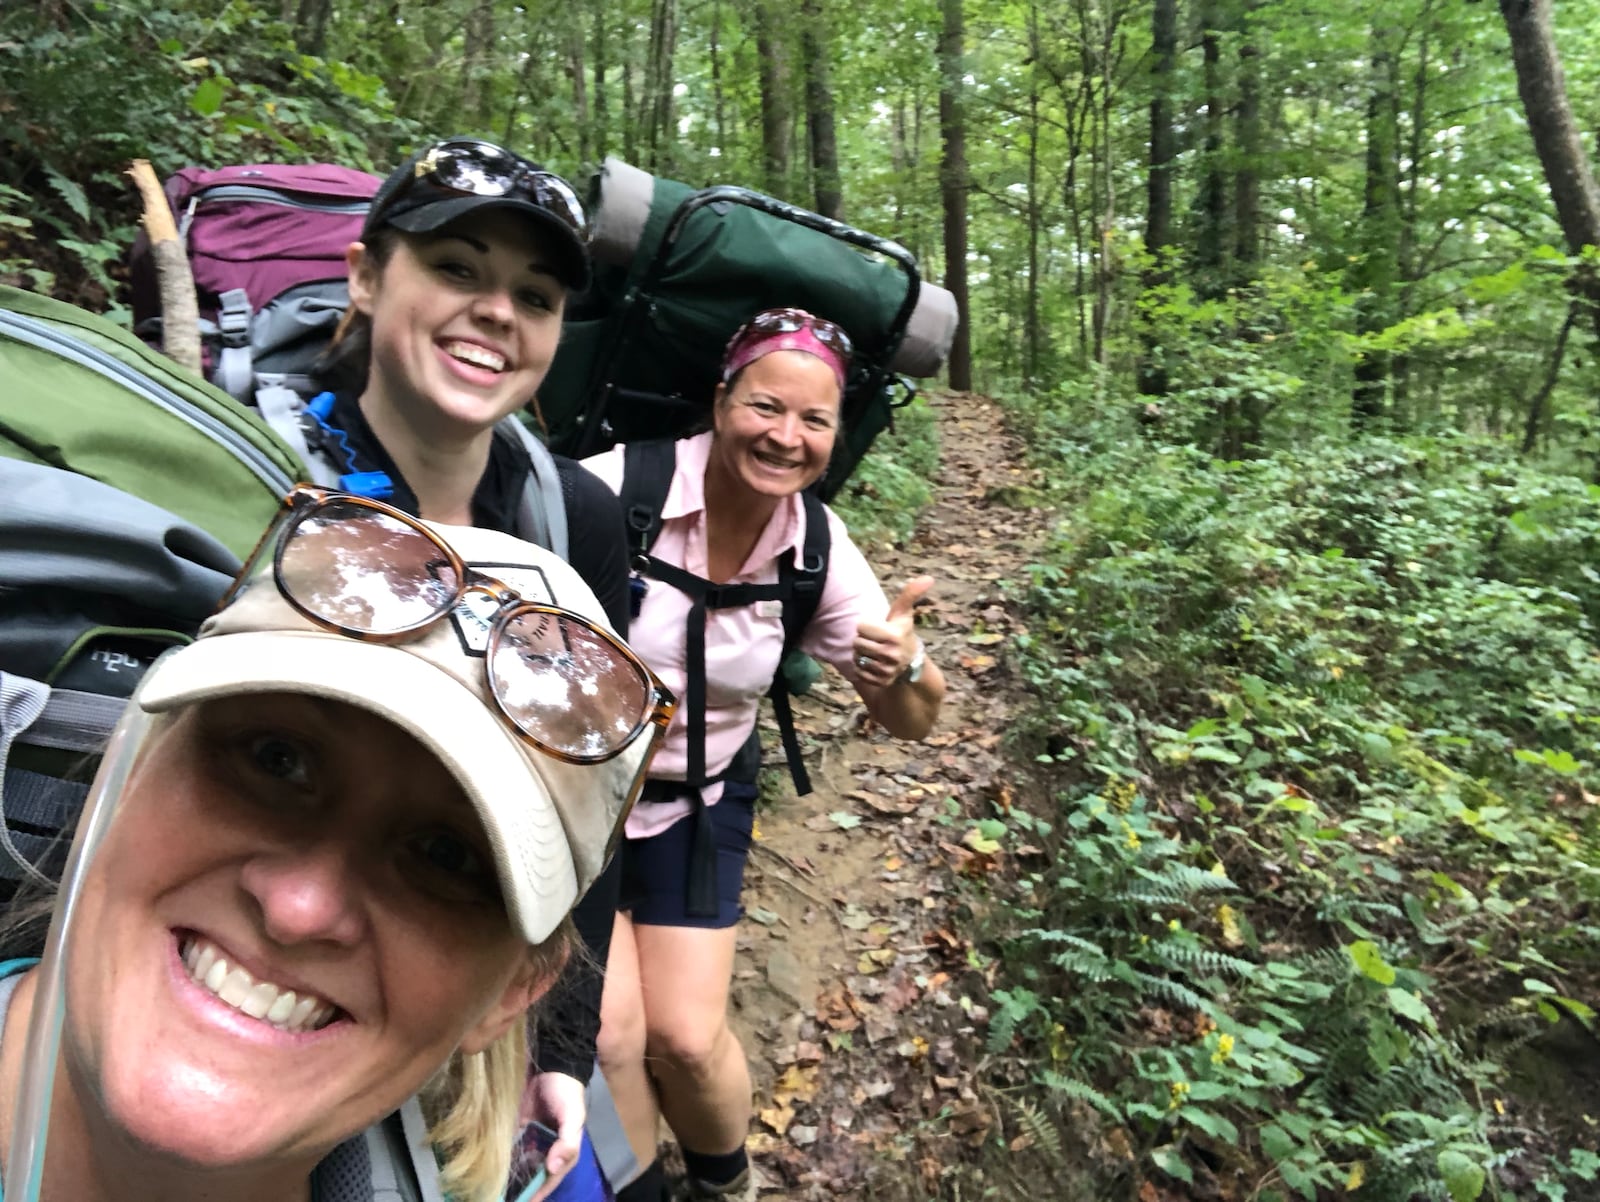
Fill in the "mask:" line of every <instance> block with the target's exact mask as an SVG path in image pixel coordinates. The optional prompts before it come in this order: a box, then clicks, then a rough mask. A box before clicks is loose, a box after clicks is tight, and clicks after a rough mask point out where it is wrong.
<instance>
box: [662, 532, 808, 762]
mask: <svg viewBox="0 0 1600 1202" xmlns="http://www.w3.org/2000/svg"><path fill="white" fill-rule="evenodd" d="M649 574H650V576H651V577H653V578H654V579H656V580H659V581H661V583H663V584H670V585H671V586H672V587H673V588H675V589H677V590H678V591H679V592H681V593H683V594H684V595H685V596H687V597H688V598H689V600H690V606H689V629H688V632H687V639H686V645H685V648H684V650H685V660H686V663H685V665H684V667H685V670H686V672H687V675H688V681H687V682H686V683H687V688H686V689H685V696H684V706H685V709H686V711H687V723H688V740H687V745H686V747H685V749H684V752H685V756H686V759H687V764H686V765H685V767H686V771H685V773H684V780H685V783H686V784H687V785H688V787H689V788H691V789H700V788H702V787H704V786H705V785H707V784H710V783H712V782H711V780H709V779H708V778H707V776H706V617H707V615H708V613H709V611H710V610H713V609H731V608H734V607H736V606H740V605H754V604H755V603H756V602H758V601H782V600H784V594H785V593H786V592H787V591H788V590H787V588H786V586H785V585H783V584H781V583H774V584H716V583H713V582H712V581H710V580H707V579H706V578H705V577H703V576H696V575H695V574H694V573H692V572H687V571H685V570H684V569H682V568H680V567H678V566H677V565H675V564H670V563H667V562H665V561H664V560H660V559H657V558H656V557H655V556H654V555H652V556H650V557H649ZM789 738H793V732H792V730H791V731H790V732H789ZM795 749H796V751H798V749H799V748H798V741H796V748H795ZM785 750H786V751H787V750H788V739H786V740H785ZM718 779H720V776H719V777H718Z"/></svg>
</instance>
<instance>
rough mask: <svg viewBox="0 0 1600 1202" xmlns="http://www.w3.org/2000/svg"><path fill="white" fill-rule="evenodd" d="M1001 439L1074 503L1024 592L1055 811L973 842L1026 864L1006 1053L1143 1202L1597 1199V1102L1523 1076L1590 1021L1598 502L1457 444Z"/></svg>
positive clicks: (997, 1011) (998, 947) (1053, 413)
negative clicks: (1158, 1196) (1266, 448)
mask: <svg viewBox="0 0 1600 1202" xmlns="http://www.w3.org/2000/svg"><path fill="white" fill-rule="evenodd" d="M1129 408H1130V409H1132V408H1133V407H1132V406H1130V407H1129ZM1013 419H1014V420H1017V421H1020V422H1022V423H1023V424H1024V425H1025V426H1026V433H1027V435H1028V441H1029V444H1030V446H1032V447H1033V448H1034V451H1035V453H1036V454H1037V455H1038V457H1039V460H1040V463H1041V464H1047V465H1048V466H1049V468H1050V474H1051V475H1052V477H1053V478H1054V480H1055V487H1056V490H1057V495H1056V496H1055V498H1054V500H1055V502H1056V503H1057V506H1058V512H1060V513H1061V514H1063V515H1065V516H1064V517H1063V518H1062V520H1061V521H1060V524H1059V526H1058V528H1057V529H1056V530H1055V531H1054V533H1053V535H1052V536H1051V538H1050V539H1049V540H1048V545H1047V548H1046V550H1045V552H1044V553H1043V554H1042V555H1041V556H1040V558H1039V561H1038V562H1037V563H1036V564H1034V565H1033V566H1032V568H1031V571H1030V577H1029V581H1028V583H1027V584H1026V586H1025V587H1024V588H1022V589H1020V590H1019V598H1018V599H1019V600H1020V601H1021V602H1022V603H1023V605H1024V606H1025V609H1026V611H1027V614H1028V624H1029V634H1028V635H1027V636H1026V637H1024V638H1022V639H1021V640H1020V641H1019V643H1018V646H1017V664H1018V666H1019V668H1020V671H1021V672H1022V674H1023V676H1024V677H1025V679H1026V682H1027V684H1028V685H1029V686H1030V687H1031V688H1032V690H1033V691H1034V692H1035V694H1036V710H1035V712H1034V714H1033V715H1032V718H1031V720H1030V722H1029V723H1028V725H1027V729H1026V730H1025V731H1024V732H1023V737H1024V738H1025V739H1026V740H1029V741H1030V742H1031V746H1032V747H1033V748H1035V749H1036V750H1037V749H1042V751H1039V752H1038V755H1039V759H1040V760H1041V761H1043V762H1044V765H1045V767H1044V771H1045V773H1046V774H1047V775H1049V776H1050V777H1051V778H1052V779H1054V780H1055V781H1056V782H1057V783H1058V788H1059V791H1058V792H1057V793H1056V795H1055V798H1054V801H1053V804H1052V805H1051V806H1049V807H1040V806H1034V807H1033V811H1034V812H1032V813H1024V812H1022V810H1021V809H1020V808H1019V809H1015V810H1011V811H1007V812H1004V813H997V814H996V815H994V817H993V818H991V819H990V820H989V821H987V822H985V823H984V824H983V828H984V829H983V831H982V834H983V836H984V837H986V838H991V839H994V840H995V841H997V842H999V843H1000V844H1001V845H1002V846H1003V847H1009V848H1011V849H1014V850H1015V851H1016V855H1015V860H1014V862H1015V863H1016V864H1018V865H1020V866H1021V867H1020V868H1019V870H1018V871H1017V872H1016V873H1014V874H1013V877H1012V879H1010V880H1008V881H1004V882H1002V881H999V880H995V881H993V882H992V884H991V887H992V889H993V891H994V893H995V895H996V896H995V899H994V900H995V901H996V902H997V903H998V904H996V905H993V906H991V907H990V912H991V913H992V914H994V915H996V917H995V920H994V921H995V924H996V930H995V934H994V938H993V940H992V941H991V943H990V944H989V945H988V951H987V953H986V954H987V955H991V956H992V957H993V960H994V961H995V963H994V964H993V965H992V971H993V973H994V979H995V981H996V988H995V990H994V992H993V994H992V998H991V1003H992V1013H991V1018H990V1025H989V1044H990V1051H991V1052H992V1053H993V1054H994V1055H995V1056H996V1057H997V1058H999V1059H1000V1060H1001V1061H1003V1062H1007V1063H1010V1064H1011V1065H1012V1066H1013V1068H1014V1069H1015V1071H1016V1074H1017V1075H1018V1076H1019V1078H1026V1082H1025V1087H1024V1092H1025V1093H1029V1092H1031V1096H1032V1097H1033V1098H1035V1099H1038V1098H1041V1097H1042V1098H1044V1099H1047V1100H1049V1101H1050V1102H1051V1103H1052V1104H1053V1105H1054V1106H1055V1107H1056V1108H1057V1113H1058V1114H1059V1115H1060V1116H1061V1117H1062V1120H1063V1121H1064V1122H1068V1121H1071V1122H1077V1123H1081V1122H1082V1120H1083V1117H1084V1116H1085V1115H1087V1114H1090V1113H1094V1114H1097V1115H1098V1116H1099V1119H1100V1121H1101V1122H1103V1123H1104V1124H1105V1128H1106V1133H1107V1136H1108V1139H1109V1143H1108V1147H1111V1148H1112V1149H1115V1150H1116V1154H1115V1155H1113V1156H1111V1157H1109V1158H1108V1159H1109V1162H1110V1163H1112V1164H1113V1165H1114V1168H1115V1171H1116V1172H1117V1173H1118V1174H1120V1175H1121V1176H1122V1177H1123V1178H1124V1179H1125V1182H1126V1183H1127V1184H1128V1186H1129V1196H1136V1195H1137V1191H1138V1187H1139V1186H1140V1185H1141V1184H1142V1183H1144V1182H1145V1181H1146V1180H1153V1181H1154V1182H1156V1183H1157V1184H1162V1185H1165V1186H1168V1187H1171V1188H1174V1189H1177V1190H1179V1191H1180V1192H1179V1193H1178V1195H1177V1196H1184V1194H1185V1192H1190V1193H1192V1196H1195V1197H1215V1196H1218V1194H1217V1193H1216V1191H1217V1190H1218V1189H1219V1188H1224V1190H1225V1192H1224V1193H1223V1194H1222V1195H1221V1196H1226V1197H1241V1198H1243V1197H1250V1198H1257V1199H1260V1200H1261V1202H1272V1200H1273V1199H1277V1200H1279V1202H1288V1200H1289V1199H1294V1198H1303V1199H1318V1198H1328V1197H1334V1196H1343V1195H1344V1193H1346V1192H1351V1193H1355V1192H1356V1191H1358V1190H1359V1193H1358V1194H1356V1196H1358V1197H1360V1198H1362V1199H1372V1200H1374V1202H1378V1200H1388V1199H1393V1200H1396V1202H1404V1200H1409V1199H1413V1198H1439V1199H1451V1200H1452V1202H1470V1200H1471V1199H1476V1198H1480V1197H1485V1198H1488V1197H1494V1198H1502V1199H1511V1198H1516V1199H1562V1198H1568V1197H1570V1198H1581V1197H1593V1196H1596V1195H1595V1193H1594V1192H1592V1191H1595V1189H1596V1170H1597V1168H1600V1160H1597V1159H1596V1157H1595V1155H1594V1150H1595V1149H1594V1143H1593V1134H1592V1132H1593V1129H1594V1122H1595V1120H1596V1119H1600V1114H1593V1113H1591V1114H1589V1115H1588V1116H1587V1117H1585V1113H1584V1112H1583V1107H1582V1105H1581V1099H1575V1100H1572V1102H1571V1104H1568V1105H1565V1106H1555V1107H1550V1108H1548V1109H1547V1110H1543V1111H1541V1110H1539V1109H1538V1108H1537V1103H1536V1102H1535V1101H1534V1100H1533V1099H1530V1098H1525V1097H1523V1096H1521V1095H1519V1094H1518V1092H1517V1090H1516V1088H1515V1086H1514V1080H1515V1078H1514V1074H1513V1073H1512V1069H1513V1067H1514V1066H1515V1065H1516V1064H1518V1062H1519V1056H1520V1055H1521V1050H1522V1049H1524V1048H1526V1047H1527V1046H1528V1045H1530V1044H1533V1043H1537V1042H1538V1041H1542V1040H1545V1039H1547V1038H1549V1037H1550V1035H1551V1033H1552V1032H1555V1031H1557V1030H1559V1029H1562V1028H1565V1027H1575V1028H1577V1029H1579V1030H1580V1031H1581V1032H1584V1033H1587V1030H1588V1028H1589V1027H1590V1026H1591V1024H1592V1022H1593V1019H1594V1014H1593V1011H1592V1010H1591V1009H1590V1004H1591V1003H1593V1001H1594V992H1593V984H1594V982H1595V981H1596V979H1597V976H1600V974H1597V973H1596V967H1597V963H1596V959H1597V950H1596V949H1597V948H1600V942H1597V936H1600V929H1597V924H1596V921H1595V917H1594V914H1593V912H1592V911H1593V907H1594V905H1595V903H1596V902H1597V901H1600V874H1597V872H1596V870H1595V867H1594V866H1595V865H1596V864H1597V863H1600V821H1597V814H1600V797H1596V796H1595V795H1594V794H1593V793H1592V792H1589V791H1588V790H1589V789H1590V788H1593V787H1596V782H1600V649H1597V643H1600V574H1597V572H1596V565H1600V554H1597V552H1600V488H1596V487H1594V486H1592V485H1589V484H1587V483H1586V482H1584V481H1583V480H1581V479H1578V478H1576V477H1573V476H1567V475H1562V474H1559V473H1556V472H1551V471H1547V470H1543V469H1541V468H1539V467H1537V466H1532V465H1529V464H1526V463H1523V462H1520V461H1519V460H1518V459H1517V457H1516V456H1515V454H1514V453H1513V451H1512V449H1510V448H1508V447H1507V445H1506V444H1505V443H1504V442H1501V441H1491V440H1486V439H1478V438H1471V437H1467V436H1462V435H1447V436H1436V437H1421V436H1418V437H1406V438H1399V437H1366V438H1362V439H1356V440H1349V439H1348V438H1344V437H1341V438H1337V439H1336V438H1332V437H1330V438H1328V439H1326V440H1323V441H1313V442H1308V443H1305V444H1303V445H1300V446H1297V447H1294V448H1292V449H1286V450H1283V451H1280V452H1277V453H1269V454H1264V455H1263V456H1262V457H1261V458H1257V459H1251V460H1248V461H1235V462H1224V461H1221V460H1217V459H1214V458H1212V457H1210V456H1209V455H1207V454H1205V453H1203V452H1202V451H1200V450H1197V449H1195V448H1194V447H1191V446H1184V445H1175V444H1167V443H1164V442H1162V441H1161V440H1160V437H1159V433H1160V432H1159V431H1156V432H1155V435H1154V436H1153V434H1152V432H1151V431H1150V430H1149V429H1148V428H1142V427H1140V426H1139V425H1138V424H1137V423H1136V422H1134V421H1132V420H1129V421H1127V422H1123V421H1122V420H1121V419H1120V418H1104V417H1101V418H1085V417H1084V416H1083V415H1082V414H1080V413H1074V412H1072V411H1071V410H1070V409H1068V408H1066V407H1065V406H1063V408H1062V409H1059V410H1056V409H1051V408H1050V407H1048V406H1045V405H1042V404H1035V405H1032V406H1019V407H1017V408H1016V410H1015V412H1014V413H1013ZM1024 844H1029V845H1032V848H1033V849H1035V850H1034V851H1033V852H1032V854H1029V852H1028V850H1027V849H1025V848H1023V846H1022V845H1024ZM1039 853H1042V854H1039ZM1586 999H1587V1001H1586ZM1580 1044H1581V1045H1582V1046H1586V1047H1588V1049H1589V1050H1588V1052H1587V1053H1586V1055H1587V1056H1588V1057H1589V1059H1588V1061H1587V1062H1585V1061H1584V1059H1583V1056H1582V1055H1580V1056H1578V1057H1577V1058H1576V1059H1574V1060H1573V1061H1572V1062H1571V1063H1570V1072H1571V1073H1572V1075H1573V1080H1574V1081H1577V1080H1579V1079H1580V1078H1584V1077H1588V1076H1592V1075H1593V1074H1594V1073H1595V1072H1596V1071H1597V1070H1600V1057H1597V1056H1596V1055H1595V1052H1596V1050H1600V1044H1596V1043H1595V1042H1594V1041H1593V1040H1592V1039H1589V1040H1587V1043H1586V1044H1584V1043H1583V1041H1580ZM1556 1085H1557V1087H1556V1088H1554V1089H1552V1090H1549V1091H1547V1092H1549V1093H1550V1094H1551V1095H1553V1096H1554V1097H1555V1098H1558V1099H1559V1098H1561V1096H1562V1092H1563V1091H1562V1089H1561V1088H1560V1087H1559V1085H1560V1083H1556ZM1069 1116H1076V1117H1075V1118H1070V1117H1069Z"/></svg>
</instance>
